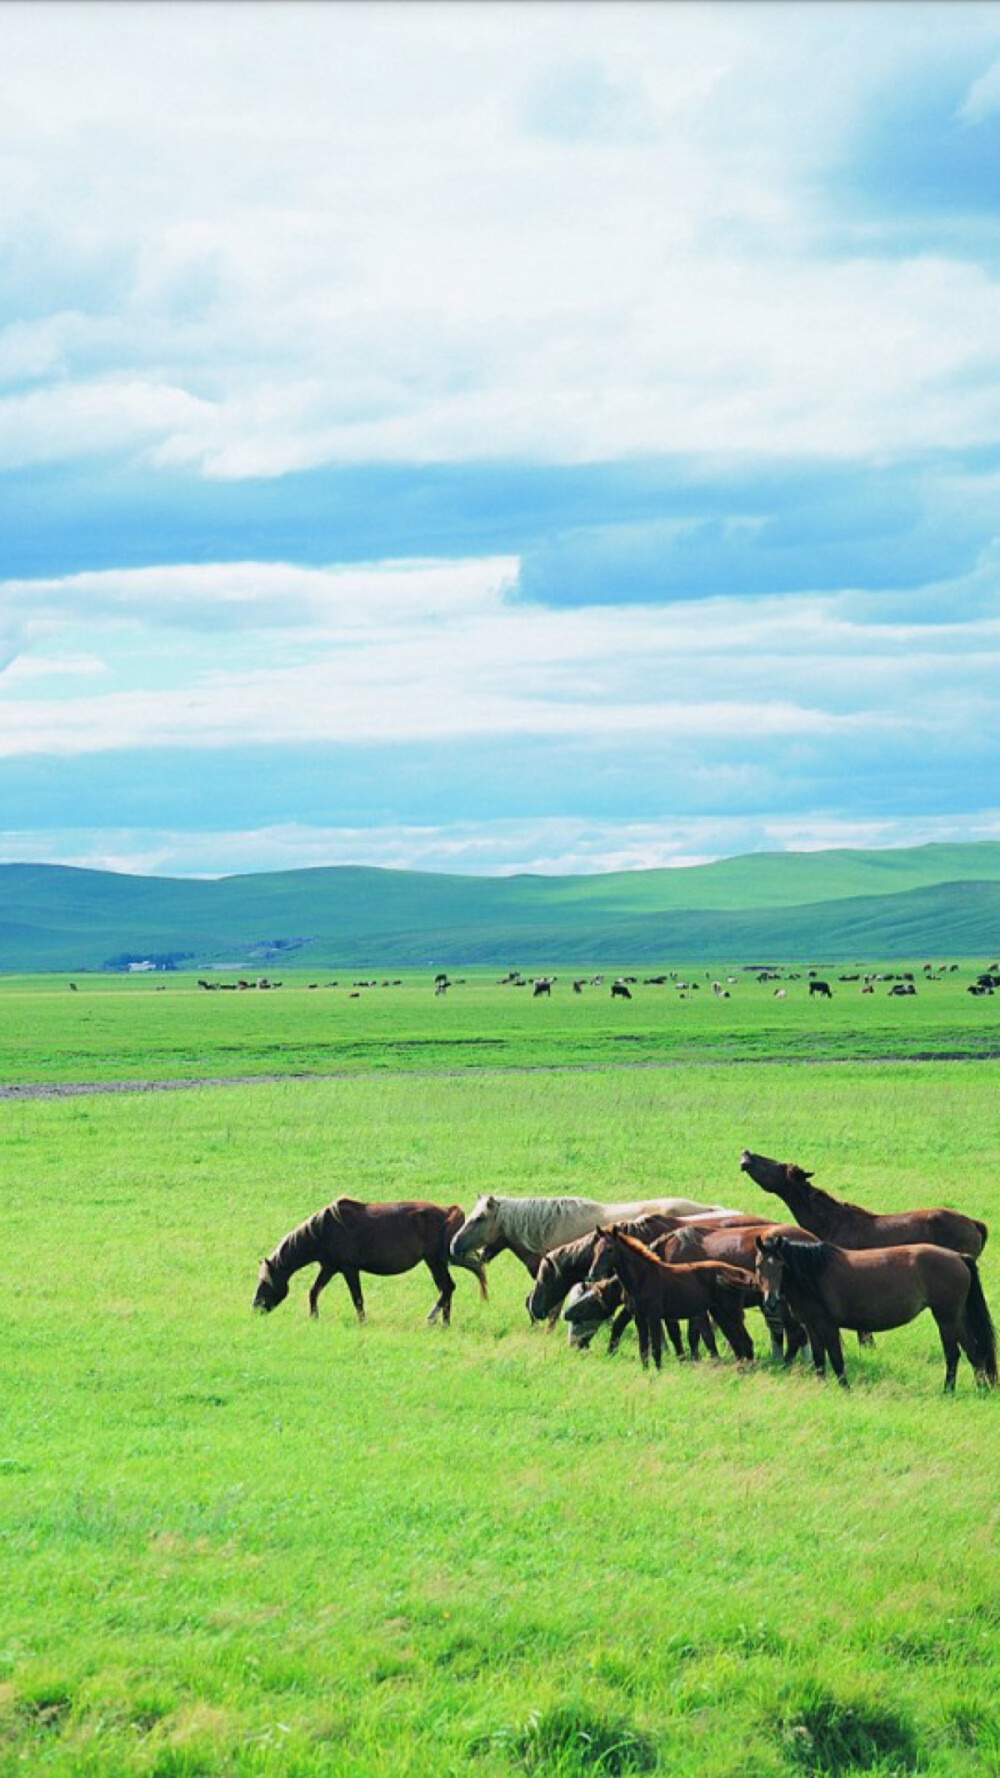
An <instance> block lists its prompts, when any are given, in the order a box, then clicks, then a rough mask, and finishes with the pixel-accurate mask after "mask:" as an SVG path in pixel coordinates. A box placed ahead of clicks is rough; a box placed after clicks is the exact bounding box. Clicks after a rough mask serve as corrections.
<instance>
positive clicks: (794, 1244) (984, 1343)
mask: <svg viewBox="0 0 1000 1778" xmlns="http://www.w3.org/2000/svg"><path fill="white" fill-rule="evenodd" d="M757 1277H758V1279H759V1281H760V1285H761V1288H762V1290H763V1292H764V1300H765V1302H772V1303H773V1302H781V1301H787V1303H788V1304H789V1307H790V1308H791V1310H792V1312H793V1314H795V1315H796V1316H797V1317H798V1319H799V1320H800V1321H801V1322H802V1324H803V1326H804V1327H805V1329H806V1332H807V1333H808V1335H809V1344H810V1346H811V1348H812V1356H813V1364H814V1366H815V1368H816V1371H817V1374H818V1375H819V1376H822V1375H823V1372H824V1369H825V1364H824V1360H825V1359H826V1358H827V1357H828V1358H829V1360H830V1363H831V1364H832V1365H833V1368H834V1370H835V1372H836V1374H837V1381H838V1382H839V1383H841V1384H842V1385H843V1387H844V1388H845V1389H846V1388H847V1387H848V1382H847V1377H846V1375H845V1373H844V1354H843V1350H842V1348H841V1344H840V1329H841V1328H842V1327H851V1328H856V1329H858V1330H859V1331H864V1332H867V1333H880V1332H882V1331H883V1330H886V1329H888V1328H893V1327H905V1325H906V1323H907V1322H908V1321H914V1320H915V1319H916V1317H917V1316H918V1315H919V1314H921V1313H922V1311H923V1310H924V1309H929V1310H930V1312H931V1314H932V1315H933V1317H934V1319H935V1321H936V1322H937V1326H938V1332H939V1334H940V1335H941V1344H942V1346H943V1347H944V1356H945V1379H944V1386H945V1389H946V1390H948V1391H949V1392H950V1391H951V1390H953V1389H954V1387H955V1374H956V1372H957V1370H958V1358H959V1351H960V1350H961V1351H962V1352H964V1353H965V1356H966V1358H967V1359H968V1360H969V1363H970V1364H971V1365H972V1368H973V1370H974V1371H975V1373H976V1380H977V1381H978V1382H979V1383H981V1384H983V1385H986V1386H988V1387H990V1388H992V1387H993V1385H994V1384H995V1383H996V1380H997V1351H996V1336H995V1334H994V1331H993V1322H992V1320H991V1319H990V1312H989V1310H988V1308H987V1306H986V1299H985V1297H984V1296H983V1287H982V1284H981V1283H980V1279H979V1268H978V1266H977V1265H976V1262H975V1260H974V1259H972V1258H970V1257H969V1255H968V1254H962V1253H955V1252H953V1251H952V1250H951V1248H948V1247H935V1246H933V1245H931V1244H930V1243H929V1242H926V1241H921V1242H913V1243H908V1244H906V1245H900V1246H898V1247H879V1248H869V1249H864V1250H862V1251H860V1252H859V1251H857V1250H854V1251H851V1250H849V1249H847V1248H844V1247H834V1246H832V1245H831V1243H830V1242H828V1241H809V1242H806V1241H793V1240H789V1238H788V1236H787V1235H763V1236H758V1238H757Z"/></svg>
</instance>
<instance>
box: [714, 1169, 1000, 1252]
mask: <svg viewBox="0 0 1000 1778" xmlns="http://www.w3.org/2000/svg"><path fill="white" fill-rule="evenodd" d="M740 1171H741V1172H743V1173H749V1175H750V1178H751V1179H752V1180H753V1181H754V1183H755V1184H757V1185H759V1186H760V1187H761V1189H762V1191H766V1192H774V1193H775V1194H776V1196H777V1197H779V1198H782V1199H783V1200H784V1202H785V1203H786V1204H787V1205H788V1208H789V1210H790V1211H791V1213H792V1215H793V1217H794V1218H795V1221H796V1222H797V1223H798V1224H799V1226H800V1227H801V1228H804V1229H808V1230H809V1231H810V1233H811V1234H813V1235H818V1236H819V1238H820V1240H821V1241H832V1242H834V1243H835V1245H836V1246H838V1247H900V1246H904V1245H906V1244H908V1243H910V1242H914V1241H929V1242H931V1243H932V1244H933V1246H935V1247H950V1248H951V1250H952V1252H953V1253H969V1254H971V1255H972V1257H973V1258H974V1259H977V1258H978V1257H979V1255H980V1254H981V1253H982V1251H983V1248H984V1247H985V1245H986V1234H987V1229H986V1224H985V1222H978V1221H976V1220H975V1219H974V1218H973V1217H971V1216H963V1215H962V1213H961V1211H960V1210H945V1209H937V1210H904V1211H901V1212H899V1213H898V1214H889V1215H885V1216H882V1215H878V1214H877V1213H876V1212H875V1211H872V1210H864V1209H862V1207H861V1205H860V1204H847V1203H844V1202H842V1200H841V1199H840V1198H831V1197H830V1195H829V1193H827V1192H824V1191H820V1189H819V1187H818V1186H815V1185H810V1183H809V1181H810V1180H811V1178H812V1174H811V1173H806V1172H804V1170H803V1169H802V1168H801V1167H796V1166H795V1165H794V1164H793V1163H792V1162H790V1161H769V1160H768V1158H767V1156H766V1155H763V1154H751V1152H750V1150H749V1149H748V1148H745V1149H744V1150H743V1153H742V1154H741V1156H740Z"/></svg>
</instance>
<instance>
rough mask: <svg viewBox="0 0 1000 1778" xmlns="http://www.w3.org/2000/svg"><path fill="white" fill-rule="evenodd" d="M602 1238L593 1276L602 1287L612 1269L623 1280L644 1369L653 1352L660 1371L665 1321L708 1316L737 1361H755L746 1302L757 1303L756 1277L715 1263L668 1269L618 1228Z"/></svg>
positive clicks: (667, 1266)
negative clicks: (604, 1273) (605, 1273)
mask: <svg viewBox="0 0 1000 1778" xmlns="http://www.w3.org/2000/svg"><path fill="white" fill-rule="evenodd" d="M598 1233H599V1234H600V1235H601V1236H602V1237H603V1239H602V1241H601V1242H600V1243H599V1246H598V1251H597V1254H596V1255H595V1261H594V1267H593V1270H592V1273H591V1276H592V1278H594V1281H595V1282H596V1281H597V1278H598V1277H599V1276H600V1275H601V1273H602V1271H604V1269H605V1267H607V1268H609V1269H610V1270H611V1271H614V1272H615V1273H616V1274H617V1276H618V1278H619V1279H620V1281H621V1285H622V1288H623V1290H624V1292H625V1297H626V1301H627V1303H628V1306H629V1308H630V1309H631V1310H632V1314H633V1315H634V1317H635V1326H636V1332H637V1333H638V1335H639V1356H640V1358H641V1359H642V1362H643V1365H644V1366H648V1364H649V1354H650V1350H652V1354H653V1363H654V1364H655V1365H656V1368H657V1370H659V1369H660V1366H661V1363H662V1356H663V1335H662V1331H661V1324H662V1323H663V1322H664V1321H690V1320H691V1319H692V1318H693V1317H695V1316H698V1315H705V1314H711V1316H712V1318H713V1320H714V1321H715V1322H717V1324H718V1326H719V1327H720V1328H721V1330H722V1332H723V1333H724V1335H725V1337H726V1339H727V1340H728V1341H729V1344H730V1346H731V1347H732V1349H733V1351H734V1352H735V1354H736V1356H737V1358H752V1357H753V1341H752V1340H751V1338H750V1335H749V1334H748V1333H747V1330H746V1323H745V1322H744V1320H743V1299H744V1297H745V1296H747V1295H749V1296H750V1297H751V1298H756V1297H757V1296H758V1293H759V1286H758V1284H757V1280H756V1278H755V1277H754V1275H753V1273H752V1272H745V1271H741V1270H739V1269H738V1268H737V1267H736V1266H724V1265H720V1264H718V1263H717V1262H715V1261H712V1260H695V1261H693V1262H691V1263H690V1264H688V1265H676V1266H672V1265H666V1264H665V1263H664V1262H663V1260H661V1259H658V1258H657V1256H656V1254H655V1253H651V1252H650V1250H649V1248H648V1247H644V1246H643V1244H642V1242H641V1241H636V1240H635V1239H634V1237H633V1236H632V1235H628V1234H626V1232H625V1230H624V1229H622V1228H620V1227H618V1226H617V1225H614V1226H612V1227H611V1228H608V1229H603V1228H602V1229H600V1230H599V1231H598Z"/></svg>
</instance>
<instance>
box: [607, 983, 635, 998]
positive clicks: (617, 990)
mask: <svg viewBox="0 0 1000 1778" xmlns="http://www.w3.org/2000/svg"><path fill="white" fill-rule="evenodd" d="M611 998H612V1000H631V998H632V990H631V988H629V987H628V986H627V985H626V983H625V982H612V984H611Z"/></svg>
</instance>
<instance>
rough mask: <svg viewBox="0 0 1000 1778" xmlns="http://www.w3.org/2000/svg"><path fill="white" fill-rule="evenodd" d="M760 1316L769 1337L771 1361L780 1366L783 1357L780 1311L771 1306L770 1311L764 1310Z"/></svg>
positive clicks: (783, 1319) (782, 1319) (783, 1324)
mask: <svg viewBox="0 0 1000 1778" xmlns="http://www.w3.org/2000/svg"><path fill="white" fill-rule="evenodd" d="M762 1314H763V1316H764V1321H765V1324H766V1326H767V1331H768V1333H769V1334H770V1336H771V1358H772V1361H773V1362H774V1363H775V1364H780V1362H781V1360H782V1358H783V1357H784V1355H785V1318H784V1316H783V1314H782V1312H781V1310H780V1309H778V1310H777V1311H776V1310H775V1309H774V1308H773V1306H772V1307H771V1308H770V1309H764V1310H763V1311H762Z"/></svg>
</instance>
